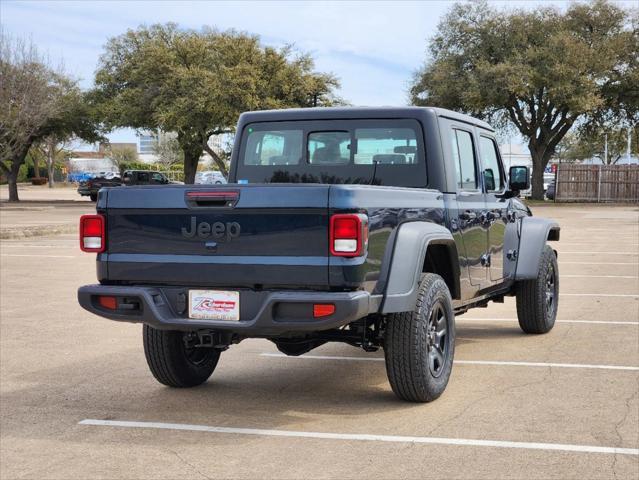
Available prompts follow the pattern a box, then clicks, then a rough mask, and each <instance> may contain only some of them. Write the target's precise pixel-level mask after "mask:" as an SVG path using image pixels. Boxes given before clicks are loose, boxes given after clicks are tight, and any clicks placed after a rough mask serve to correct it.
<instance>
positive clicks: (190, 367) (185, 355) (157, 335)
mask: <svg viewBox="0 0 639 480" xmlns="http://www.w3.org/2000/svg"><path fill="white" fill-rule="evenodd" d="M142 335H143V339H144V355H145V356H146V362H147V364H148V365H149V369H150V370H151V373H152V374H153V376H154V377H155V378H156V380H157V381H158V382H160V383H162V384H164V385H168V386H169V387H178V388H184V387H195V386H196V385H200V384H202V383H204V382H206V381H207V380H208V378H209V377H210V376H211V374H212V373H213V370H215V367H216V366H217V362H218V360H219V359H220V351H219V350H215V349H213V348H205V347H187V345H186V343H185V341H184V337H185V335H187V333H185V332H178V331H173V330H157V329H155V328H152V327H149V326H148V325H144V329H143V332H142Z"/></svg>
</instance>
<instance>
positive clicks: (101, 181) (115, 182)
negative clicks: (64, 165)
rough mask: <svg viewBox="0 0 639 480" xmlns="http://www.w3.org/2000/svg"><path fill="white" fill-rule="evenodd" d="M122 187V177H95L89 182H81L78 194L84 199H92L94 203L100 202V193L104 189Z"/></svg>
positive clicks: (88, 180)
mask: <svg viewBox="0 0 639 480" xmlns="http://www.w3.org/2000/svg"><path fill="white" fill-rule="evenodd" d="M120 185H122V180H121V179H120V177H115V176H114V177H111V178H105V177H99V176H98V177H93V178H89V179H87V180H84V181H81V182H80V185H78V193H79V194H80V195H81V196H83V197H89V198H91V201H92V202H95V201H97V200H98V191H99V190H100V189H101V188H102V187H119V186H120Z"/></svg>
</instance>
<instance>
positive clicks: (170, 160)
mask: <svg viewBox="0 0 639 480" xmlns="http://www.w3.org/2000/svg"><path fill="white" fill-rule="evenodd" d="M153 153H155V155H156V156H157V157H158V163H159V164H160V165H162V166H163V167H164V168H165V169H167V170H168V169H169V168H171V166H173V165H175V164H177V163H182V162H183V161H184V153H183V152H182V149H181V148H180V144H179V143H178V141H177V138H176V137H175V136H174V135H171V134H167V133H163V134H161V135H160V136H159V137H158V141H157V142H156V144H155V145H154V147H153Z"/></svg>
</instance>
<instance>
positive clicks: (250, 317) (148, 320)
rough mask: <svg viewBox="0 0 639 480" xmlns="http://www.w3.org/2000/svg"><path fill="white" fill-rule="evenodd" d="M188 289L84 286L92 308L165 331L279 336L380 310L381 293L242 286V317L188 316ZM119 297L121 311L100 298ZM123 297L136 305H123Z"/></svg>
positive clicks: (82, 294) (81, 292)
mask: <svg viewBox="0 0 639 480" xmlns="http://www.w3.org/2000/svg"><path fill="white" fill-rule="evenodd" d="M185 294H186V298H188V289H187V288H179V287H175V288H173V287H172V288H168V287H167V288H163V287H150V286H107V285H86V286H84V287H81V288H80V289H78V301H79V302H80V305H81V306H82V307H83V308H84V309H86V310H88V311H89V312H91V313H94V314H96V315H99V316H101V317H105V318H108V319H110V320H115V321H118V322H128V323H144V324H147V325H150V326H151V327H154V328H158V329H162V330H182V331H192V330H200V329H210V330H218V331H230V332H233V333H237V334H239V335H243V336H247V337H278V336H286V335H294V334H296V333H303V332H314V331H321V330H329V329H332V328H337V327H340V326H343V325H346V324H348V323H351V322H353V321H355V320H357V319H359V318H363V317H365V316H366V315H368V314H369V313H373V312H376V311H378V309H379V304H380V301H381V296H372V295H370V294H369V293H368V292H364V291H356V292H315V291H292V290H289V291H259V292H258V291H252V290H240V321H237V322H232V321H220V320H200V319H190V318H188V311H187V308H188V305H186V304H185V303H184V301H183V300H184V297H183V295H185ZM101 295H103V296H114V297H116V298H117V299H118V310H108V309H106V308H104V307H102V306H100V305H99V303H98V300H97V297H99V296H101ZM120 301H122V302H124V301H126V302H127V303H128V304H129V305H131V304H134V305H137V306H138V307H137V308H135V309H130V307H129V309H120V307H119V305H120ZM314 303H332V304H334V305H335V313H333V314H332V315H330V316H327V317H322V318H313V315H312V310H313V308H312V305H313V304H314Z"/></svg>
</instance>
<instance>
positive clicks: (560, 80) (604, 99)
mask: <svg viewBox="0 0 639 480" xmlns="http://www.w3.org/2000/svg"><path fill="white" fill-rule="evenodd" d="M638 51H639V22H638V19H637V14H636V12H634V13H633V12H630V11H627V10H624V9H622V8H620V7H618V6H616V5H615V4H613V3H611V2H608V1H605V0H597V1H594V2H592V3H573V4H571V5H570V6H569V7H568V8H567V9H566V11H565V12H561V11H560V10H558V9H557V8H553V7H544V8H538V9H536V10H533V11H528V10H521V9H520V10H508V11H506V10H503V11H498V10H495V9H493V8H492V7H490V6H489V5H488V4H486V3H472V4H455V5H454V6H453V7H452V8H451V10H450V11H449V13H448V14H447V15H446V16H445V17H444V19H443V20H442V21H441V23H440V24H439V26H438V30H437V33H436V35H435V36H434V38H433V39H432V40H431V42H430V55H431V58H430V59H429V60H428V61H427V63H426V64H425V65H424V67H423V68H422V69H421V70H420V71H419V72H418V73H417V74H416V75H415V78H414V79H413V83H412V85H411V90H410V94H411V99H412V101H413V102H414V103H415V104H417V105H425V104H432V105H437V106H442V107H447V108H451V109H453V110H458V111H463V112H467V113H470V114H473V115H476V116H479V117H482V118H487V119H490V120H494V121H498V122H499V121H501V122H504V121H510V122H512V124H514V125H515V127H516V128H517V129H518V130H519V132H520V133H521V134H522V135H523V136H524V137H525V138H526V139H527V141H528V148H529V149H530V153H531V156H532V161H533V185H532V187H533V198H536V199H541V198H542V197H543V172H544V168H545V167H546V165H547V164H548V161H549V160H550V158H551V157H552V156H553V154H554V153H555V150H556V148H557V145H558V144H559V142H560V141H561V140H562V138H563V137H564V136H565V135H566V133H567V132H568V131H569V130H570V129H571V128H572V126H573V125H575V123H576V122H578V121H579V122H584V123H587V122H589V121H595V120H596V119H607V120H611V119H615V120H618V121H622V120H623V121H629V122H636V118H637V115H638V112H639V93H638V92H637V88H636V85H637V84H639V55H637V52H638Z"/></svg>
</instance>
